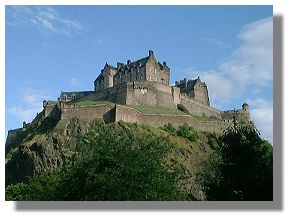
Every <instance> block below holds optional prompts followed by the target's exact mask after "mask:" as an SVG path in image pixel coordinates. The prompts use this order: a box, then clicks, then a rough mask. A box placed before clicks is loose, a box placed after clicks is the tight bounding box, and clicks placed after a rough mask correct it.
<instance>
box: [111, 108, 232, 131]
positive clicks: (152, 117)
mask: <svg viewBox="0 0 288 216" xmlns="http://www.w3.org/2000/svg"><path fill="white" fill-rule="evenodd" d="M115 109H116V110H115V121H116V122H118V121H120V120H122V121H125V122H131V123H138V124H146V125H151V126H154V127H160V126H164V125H165V124H167V123H168V122H170V123H171V124H172V125H173V126H174V127H179V126H180V125H182V124H184V123H187V124H188V125H189V126H191V127H193V128H195V129H196V130H199V131H208V132H220V133H221V132H223V130H225V129H226V128H227V127H229V126H230V125H231V124H232V122H224V121H220V120H219V121H198V120H196V119H194V118H193V117H192V116H190V115H168V114H146V113H141V112H139V111H137V110H135V109H134V108H130V107H125V106H121V105H116V108H115Z"/></svg>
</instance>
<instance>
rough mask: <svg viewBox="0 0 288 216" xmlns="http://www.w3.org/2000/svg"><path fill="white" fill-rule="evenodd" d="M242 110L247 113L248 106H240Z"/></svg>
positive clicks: (245, 104) (244, 104)
mask: <svg viewBox="0 0 288 216" xmlns="http://www.w3.org/2000/svg"><path fill="white" fill-rule="evenodd" d="M242 110H243V111H244V112H249V105H248V104H247V103H243V105H242Z"/></svg>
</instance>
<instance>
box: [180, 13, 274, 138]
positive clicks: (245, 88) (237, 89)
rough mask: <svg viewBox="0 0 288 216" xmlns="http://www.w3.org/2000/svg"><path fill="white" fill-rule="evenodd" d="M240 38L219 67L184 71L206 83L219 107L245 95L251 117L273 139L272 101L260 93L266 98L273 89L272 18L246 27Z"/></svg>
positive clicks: (264, 133)
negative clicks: (238, 42) (236, 45)
mask: <svg viewBox="0 0 288 216" xmlns="http://www.w3.org/2000/svg"><path fill="white" fill-rule="evenodd" d="M237 39H239V40H240V41H241V43H240V46H239V47H238V48H237V49H235V50H234V51H233V52H232V54H231V56H230V57H229V58H228V60H227V61H225V62H222V63H220V64H219V68H218V69H217V70H207V71H199V70H196V69H194V68H187V69H186V70H184V73H185V74H186V75H188V77H189V78H195V77H197V76H198V75H199V76H200V78H201V80H203V81H205V82H206V83H207V85H208V90H209V96H210V101H211V103H212V105H213V106H215V107H217V108H219V109H222V108H223V107H225V106H227V105H229V103H231V101H233V100H234V101H235V99H243V97H244V98H246V99H247V100H246V102H248V104H249V105H250V108H251V116H252V119H253V120H254V122H255V124H256V126H257V128H258V129H259V130H260V132H261V134H262V137H264V138H265V139H268V140H269V141H271V142H272V138H273V126H272V125H273V102H272V101H268V100H265V99H262V98H261V96H259V95H261V94H262V97H265V91H267V90H269V91H272V81H273V19H272V17H269V18H265V19H262V20H259V21H256V22H253V23H250V24H247V25H245V26H243V28H242V29H241V31H240V33H239V34H238V35H237ZM207 42H211V41H207ZM266 93H267V92H266ZM271 93H272V92H271ZM244 95H246V96H244ZM247 95H249V98H247ZM252 98H254V99H252ZM243 102H244V101H243Z"/></svg>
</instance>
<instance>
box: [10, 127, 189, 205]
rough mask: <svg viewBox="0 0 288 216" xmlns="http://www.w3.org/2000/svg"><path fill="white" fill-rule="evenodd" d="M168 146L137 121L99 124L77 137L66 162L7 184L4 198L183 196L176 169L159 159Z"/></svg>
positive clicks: (162, 157)
mask: <svg viewBox="0 0 288 216" xmlns="http://www.w3.org/2000/svg"><path fill="white" fill-rule="evenodd" d="M172 148H173V145H172V143H171V142H170V141H169V140H168V139H165V138H163V136H162V137H160V136H157V135H155V134H153V132H152V131H150V132H149V130H143V129H141V128H140V127H137V125H133V124H125V123H122V122H120V123H119V124H110V125H106V124H103V123H99V124H98V125H97V127H95V128H93V129H92V130H90V131H89V132H88V133H87V134H85V135H83V136H80V137H79V138H78V144H77V154H75V155H74V157H73V158H72V160H71V163H70V164H69V165H66V166H64V167H63V168H62V169H61V170H59V171H54V172H53V173H43V174H41V175H38V176H36V177H34V178H32V179H31V181H30V183H29V184H23V183H20V184H16V185H11V186H8V187H7V189H6V199H7V200H183V199H186V197H185V196H184V195H183V193H182V192H181V191H180V190H179V188H178V186H177V184H176V182H177V178H179V177H180V175H179V172H177V170H173V171H172V170H168V169H167V168H165V166H164V164H163V159H164V158H165V157H166V156H167V154H168V153H169V152H170V151H171V150H172Z"/></svg>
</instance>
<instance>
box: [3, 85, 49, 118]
mask: <svg viewBox="0 0 288 216" xmlns="http://www.w3.org/2000/svg"><path fill="white" fill-rule="evenodd" d="M49 98H50V97H49V96H48V95H47V94H44V93H43V92H40V91H38V90H35V89H25V90H24V91H23V95H22V96H21V101H23V102H24V103H23V106H13V107H9V108H8V109H7V111H8V113H10V114H11V115H14V116H15V117H16V118H17V119H18V120H19V123H22V122H24V121H26V122H31V121H32V120H33V118H34V117H35V115H36V113H37V112H41V110H42V108H43V106H42V105H43V103H42V102H43V100H45V99H46V100H47V99H49Z"/></svg>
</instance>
